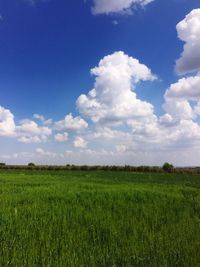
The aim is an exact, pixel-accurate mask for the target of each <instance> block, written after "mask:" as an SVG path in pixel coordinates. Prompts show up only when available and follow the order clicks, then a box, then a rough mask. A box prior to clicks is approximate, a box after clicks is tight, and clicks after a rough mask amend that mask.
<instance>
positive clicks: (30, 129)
mask: <svg viewBox="0 0 200 267" xmlns="http://www.w3.org/2000/svg"><path fill="white" fill-rule="evenodd" d="M16 133H17V136H18V141H19V142H22V143H26V144H28V143H41V142H45V141H47V138H48V136H50V135H51V134H52V130H51V129H50V128H48V127H41V126H39V125H38V124H37V123H36V122H34V121H32V120H22V121H21V123H20V125H19V126H16Z"/></svg>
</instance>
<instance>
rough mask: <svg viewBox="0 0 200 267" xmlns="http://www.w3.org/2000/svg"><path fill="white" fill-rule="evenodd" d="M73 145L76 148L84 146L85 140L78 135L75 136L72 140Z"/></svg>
mask: <svg viewBox="0 0 200 267" xmlns="http://www.w3.org/2000/svg"><path fill="white" fill-rule="evenodd" d="M74 147H76V148H86V147H87V142H86V141H85V140H84V139H83V138H82V137H80V136H77V137H76V138H75V140H74Z"/></svg>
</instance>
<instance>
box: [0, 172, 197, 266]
mask: <svg viewBox="0 0 200 267" xmlns="http://www.w3.org/2000/svg"><path fill="white" fill-rule="evenodd" d="M199 188H200V175H187V174H186V175H180V174H162V173H161V174H156V173H155V174H150V173H125V172H109V171H107V172H103V171H99V172H98V171H96V172H92V171H91V172H83V171H82V172H79V171H74V172H70V171H68V172H66V171H49V172H48V171H0V266H1V267H4V266H13V267H25V266H30V267H32V266H35V267H40V266H41V267H48V266H51V267H57V266H58V267H65V266H66V267H67V266H69V267H71V266H77V267H82V266H84V267H93V266H99V267H104V266H108V267H112V266H117V267H118V266H119V267H120V266H127V267H128V266H131V267H132V266H145V267H146V266H159V267H164V266H166V267H169V266H172V267H175V266H178V267H180V266H187V267H188V266H189V267H195V266H200V191H199Z"/></svg>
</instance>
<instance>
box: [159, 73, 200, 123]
mask: <svg viewBox="0 0 200 267" xmlns="http://www.w3.org/2000/svg"><path fill="white" fill-rule="evenodd" d="M199 88H200V75H199V74H198V75H196V76H191V77H187V78H182V79H179V80H178V81H177V82H176V83H174V84H172V85H171V86H170V87H169V89H167V91H166V93H165V104H164V108H165V110H166V111H167V113H168V114H170V115H171V116H172V117H173V118H179V119H192V118H194V117H195V116H196V115H197V114H198V105H199V101H200V91H199ZM194 103H196V104H194Z"/></svg>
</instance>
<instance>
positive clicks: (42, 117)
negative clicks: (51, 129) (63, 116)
mask: <svg viewBox="0 0 200 267" xmlns="http://www.w3.org/2000/svg"><path fill="white" fill-rule="evenodd" d="M33 118H34V119H36V120H39V121H41V122H42V123H43V124H44V125H50V124H52V123H53V120H52V119H48V120H46V119H45V117H44V116H43V115H40V114H37V113H36V114H33Z"/></svg>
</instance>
